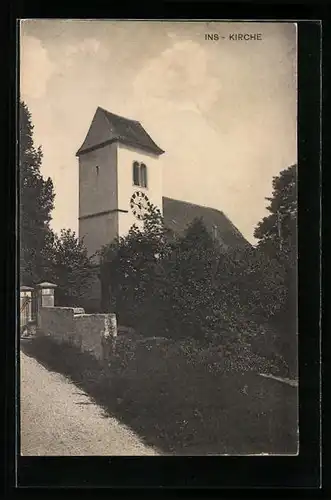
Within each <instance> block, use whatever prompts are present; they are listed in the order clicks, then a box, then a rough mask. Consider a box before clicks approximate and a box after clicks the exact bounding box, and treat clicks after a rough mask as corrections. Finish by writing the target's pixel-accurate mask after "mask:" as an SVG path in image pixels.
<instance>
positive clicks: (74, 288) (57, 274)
mask: <svg viewBox="0 0 331 500" xmlns="http://www.w3.org/2000/svg"><path fill="white" fill-rule="evenodd" d="M45 262H46V265H45V268H44V274H45V277H46V278H47V279H49V280H51V281H53V282H54V283H55V284H56V285H57V289H56V301H57V304H58V305H62V306H73V307H74V306H79V305H80V303H81V300H82V297H83V295H84V293H85V292H86V290H88V288H89V285H90V281H91V278H92V272H93V271H92V267H91V260H90V258H89V257H88V254H87V249H86V247H85V245H84V241H83V240H82V239H79V238H77V237H76V234H75V232H74V231H72V230H71V229H62V230H61V232H60V236H59V235H57V234H55V233H52V235H51V236H50V237H49V239H48V245H47V248H46V249H45Z"/></svg>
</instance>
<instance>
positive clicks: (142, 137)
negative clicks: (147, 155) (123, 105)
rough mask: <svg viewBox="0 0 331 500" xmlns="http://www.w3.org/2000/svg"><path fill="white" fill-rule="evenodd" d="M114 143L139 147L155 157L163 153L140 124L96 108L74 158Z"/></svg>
mask: <svg viewBox="0 0 331 500" xmlns="http://www.w3.org/2000/svg"><path fill="white" fill-rule="evenodd" d="M115 141H118V142H121V143H123V144H127V145H129V146H134V147H139V148H142V149H144V150H146V151H149V152H151V153H154V154H157V155H161V154H162V153H164V151H163V150H162V149H161V148H159V147H158V146H157V145H156V144H155V142H154V141H153V140H152V138H151V137H150V136H149V135H148V133H147V132H146V130H145V129H144V128H143V126H142V125H141V123H140V122H138V121H136V120H130V119H128V118H124V117H123V116H119V115H115V114H114V113H110V112H109V111H107V110H105V109H103V108H100V107H98V108H97V110H96V113H95V115H94V118H93V120H92V124H91V126H90V129H89V131H88V133H87V136H86V138H85V141H84V142H83V144H82V146H81V147H80V148H79V150H78V151H77V153H76V156H79V155H81V154H82V153H83V152H86V151H89V150H92V149H94V148H96V147H98V146H101V145H104V144H107V143H110V142H115Z"/></svg>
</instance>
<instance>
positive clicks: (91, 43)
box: [64, 38, 108, 62]
mask: <svg viewBox="0 0 331 500" xmlns="http://www.w3.org/2000/svg"><path fill="white" fill-rule="evenodd" d="M64 54H65V56H66V61H67V62H68V58H69V60H71V58H72V57H73V56H77V55H81V56H86V55H90V56H91V55H93V56H97V57H98V59H105V58H107V57H108V51H107V50H106V49H105V47H103V46H102V44H101V43H100V40H97V39H96V38H85V39H83V40H82V41H81V42H77V43H75V45H67V46H66V48H65V51H64Z"/></svg>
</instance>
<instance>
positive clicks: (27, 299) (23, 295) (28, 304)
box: [20, 286, 36, 334]
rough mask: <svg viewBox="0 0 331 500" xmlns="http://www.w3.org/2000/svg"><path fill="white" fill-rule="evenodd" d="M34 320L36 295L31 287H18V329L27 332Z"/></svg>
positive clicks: (22, 332)
mask: <svg viewBox="0 0 331 500" xmlns="http://www.w3.org/2000/svg"><path fill="white" fill-rule="evenodd" d="M35 320H36V296H35V293H34V290H33V288H31V287H27V286H22V287H21V289H20V331H21V334H25V333H28V332H29V330H30V326H32V325H34V323H35Z"/></svg>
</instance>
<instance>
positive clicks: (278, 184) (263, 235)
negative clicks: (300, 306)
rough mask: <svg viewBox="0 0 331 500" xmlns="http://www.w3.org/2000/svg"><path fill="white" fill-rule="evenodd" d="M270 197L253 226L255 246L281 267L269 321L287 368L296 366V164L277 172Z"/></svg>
mask: <svg viewBox="0 0 331 500" xmlns="http://www.w3.org/2000/svg"><path fill="white" fill-rule="evenodd" d="M272 188H273V191H272V197H271V198H267V200H268V201H269V202H270V203H269V205H268V207H267V210H268V211H269V212H270V215H268V217H264V218H263V219H262V221H260V222H259V224H258V225H257V226H256V228H255V232H254V236H255V237H256V238H257V239H258V240H259V242H258V248H259V249H260V250H261V252H263V253H264V254H265V255H267V256H268V257H269V258H273V259H275V260H277V261H278V262H279V263H280V264H281V266H282V267H283V269H284V288H285V291H286V296H285V298H284V300H283V301H282V303H281V307H280V308H279V310H278V312H277V314H276V315H275V316H274V317H273V324H274V325H275V327H276V328H277V330H278V332H279V334H278V339H277V345H278V349H279V350H280V352H282V353H283V355H284V357H286V359H288V361H289V365H290V367H291V371H292V372H293V374H295V373H296V371H297V368H296V364H297V361H296V360H297V337H296V331H297V324H296V295H297V165H291V166H290V167H289V168H287V169H286V170H283V171H282V172H280V174H279V176H276V177H274V178H273V181H272Z"/></svg>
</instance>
